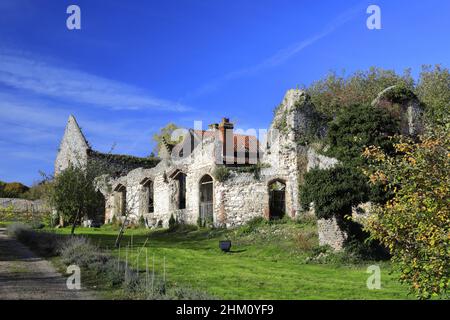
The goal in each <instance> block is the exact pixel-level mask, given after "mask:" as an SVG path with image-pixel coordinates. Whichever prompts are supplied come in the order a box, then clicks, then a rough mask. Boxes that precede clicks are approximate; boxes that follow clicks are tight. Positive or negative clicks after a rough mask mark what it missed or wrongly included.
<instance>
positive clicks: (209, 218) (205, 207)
mask: <svg viewBox="0 0 450 320" xmlns="http://www.w3.org/2000/svg"><path fill="white" fill-rule="evenodd" d="M199 191H200V212H199V213H200V221H201V223H202V225H203V224H210V223H212V222H213V213H214V209H213V199H214V196H213V194H214V181H213V178H212V177H211V176H210V175H208V174H206V175H204V176H203V177H202V178H201V179H200V182H199Z"/></svg>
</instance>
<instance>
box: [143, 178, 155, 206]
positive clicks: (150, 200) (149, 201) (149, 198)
mask: <svg viewBox="0 0 450 320" xmlns="http://www.w3.org/2000/svg"><path fill="white" fill-rule="evenodd" d="M153 189H154V188H153V181H152V180H150V179H148V180H147V181H146V182H145V183H144V190H145V194H146V197H145V199H146V202H145V205H146V211H147V213H153V212H154V211H155V207H154V190H153Z"/></svg>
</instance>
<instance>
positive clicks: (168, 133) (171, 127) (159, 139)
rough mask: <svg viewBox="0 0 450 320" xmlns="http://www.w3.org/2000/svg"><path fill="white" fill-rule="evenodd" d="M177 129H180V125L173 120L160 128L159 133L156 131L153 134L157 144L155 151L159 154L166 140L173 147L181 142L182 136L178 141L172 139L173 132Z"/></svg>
mask: <svg viewBox="0 0 450 320" xmlns="http://www.w3.org/2000/svg"><path fill="white" fill-rule="evenodd" d="M177 129H180V127H179V126H177V125H176V124H174V123H172V122H171V123H168V124H167V125H166V126H165V127H163V128H161V129H160V130H159V133H155V134H154V135H153V140H154V141H155V142H156V146H155V150H154V151H153V152H154V153H156V154H159V151H160V149H161V147H162V145H163V144H164V141H165V143H167V144H168V145H169V146H171V147H173V146H175V145H176V144H178V143H179V142H181V139H182V137H180V138H179V139H178V140H176V141H173V140H172V133H173V132H174V131H175V130H177Z"/></svg>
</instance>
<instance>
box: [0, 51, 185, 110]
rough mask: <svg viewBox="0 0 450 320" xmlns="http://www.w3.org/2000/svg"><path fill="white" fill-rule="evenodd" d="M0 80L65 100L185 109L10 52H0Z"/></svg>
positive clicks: (117, 107) (121, 85)
mask: <svg viewBox="0 0 450 320" xmlns="http://www.w3.org/2000/svg"><path fill="white" fill-rule="evenodd" d="M0 83H3V84H5V85H7V86H10V87H13V88H17V89H22V90H27V91H30V92H32V93H35V94H39V95H43V96H49V97H53V98H59V99H63V100H64V101H67V102H78V103H86V104H90V105H94V106H98V107H103V108H110V109H113V110H122V109H124V110H163V111H173V112H183V111H187V110H189V108H188V107H187V106H185V105H183V104H181V103H178V102H175V101H170V100H166V99H161V98H156V97H154V96H152V95H149V94H147V93H146V92H144V90H142V89H140V88H136V87H134V86H131V85H128V84H124V83H121V82H118V81H113V80H109V79H106V78H102V77H99V76H96V75H93V74H89V73H87V72H83V71H78V70H72V69H67V68H62V67H59V66H53V65H50V64H48V63H46V62H44V61H42V59H37V58H30V57H28V56H25V55H23V54H17V53H15V54H12V53H10V52H7V53H6V52H0Z"/></svg>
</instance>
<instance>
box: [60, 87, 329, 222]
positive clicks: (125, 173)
mask: <svg viewBox="0 0 450 320" xmlns="http://www.w3.org/2000/svg"><path fill="white" fill-rule="evenodd" d="M308 104H309V101H308V99H307V97H306V94H305V93H304V92H303V91H300V90H289V91H288V92H287V93H286V95H285V97H284V99H283V102H282V103H281V105H280V106H279V108H278V109H277V111H276V114H275V117H274V119H273V122H272V124H271V126H270V128H269V130H268V132H267V139H266V140H267V141H265V142H261V141H258V140H257V138H256V137H255V136H252V135H242V134H236V133H234V131H233V129H234V127H233V124H232V123H231V122H230V121H229V120H228V119H227V118H223V119H222V121H221V123H216V124H212V125H210V126H209V129H208V130H188V131H187V133H186V136H185V137H184V139H183V142H181V143H180V145H177V146H176V147H174V148H170V146H169V144H165V145H163V147H162V148H163V149H162V150H160V152H159V156H160V159H159V160H158V161H154V160H152V159H146V158H137V157H131V156H122V155H108V154H103V153H100V152H97V151H95V150H93V149H92V148H91V146H90V145H89V143H88V142H87V140H86V139H85V137H84V135H83V133H82V132H81V130H80V127H79V126H78V124H77V122H76V120H75V118H74V117H73V116H70V117H69V120H68V123H67V127H66V130H65V133H64V137H63V139H62V141H61V145H60V148H59V151H58V155H57V157H56V162H55V174H58V173H60V172H61V171H62V170H64V169H65V168H67V167H68V166H70V165H74V166H83V165H86V164H87V163H88V161H91V160H93V161H108V166H109V167H113V168H114V174H109V175H105V176H102V179H100V181H103V182H102V183H100V184H99V189H100V191H101V192H102V194H103V196H104V199H105V211H104V216H103V217H102V220H103V221H102V222H105V223H107V222H111V221H112V219H113V217H116V218H117V219H123V217H124V216H125V215H126V214H128V216H129V219H130V221H133V220H134V221H136V220H138V219H139V218H140V217H141V216H143V217H144V219H145V221H146V223H147V224H148V226H167V225H168V221H169V218H170V216H171V215H173V216H174V217H175V218H176V219H177V220H178V221H179V222H183V223H190V224H197V223H199V222H201V223H204V224H213V225H215V226H227V227H233V226H237V225H241V224H243V223H245V222H246V221H248V220H250V219H252V218H254V217H266V218H281V217H282V216H283V215H288V216H289V217H292V218H294V217H296V216H298V215H299V214H300V211H301V209H300V206H299V201H298V185H299V178H300V177H299V175H300V171H301V170H303V169H304V170H307V169H308V168H312V167H316V166H319V167H328V166H330V165H333V164H334V163H335V162H336V161H335V160H334V159H330V158H326V157H324V156H319V155H317V154H316V153H315V152H314V151H313V150H312V149H310V148H308V147H306V146H301V145H299V144H298V143H297V141H299V139H300V138H301V136H302V134H303V133H304V131H305V130H306V127H307V125H308V121H309V120H308V115H307V114H306V113H304V112H302V110H306V109H308V108H305V106H306V107H307V106H308ZM186 150H187V151H186ZM106 159H107V160H106ZM217 168H222V171H224V170H225V171H226V173H227V174H226V177H224V178H223V179H218V178H217V174H216V171H217V170H218V169H217ZM223 168H226V169H223Z"/></svg>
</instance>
